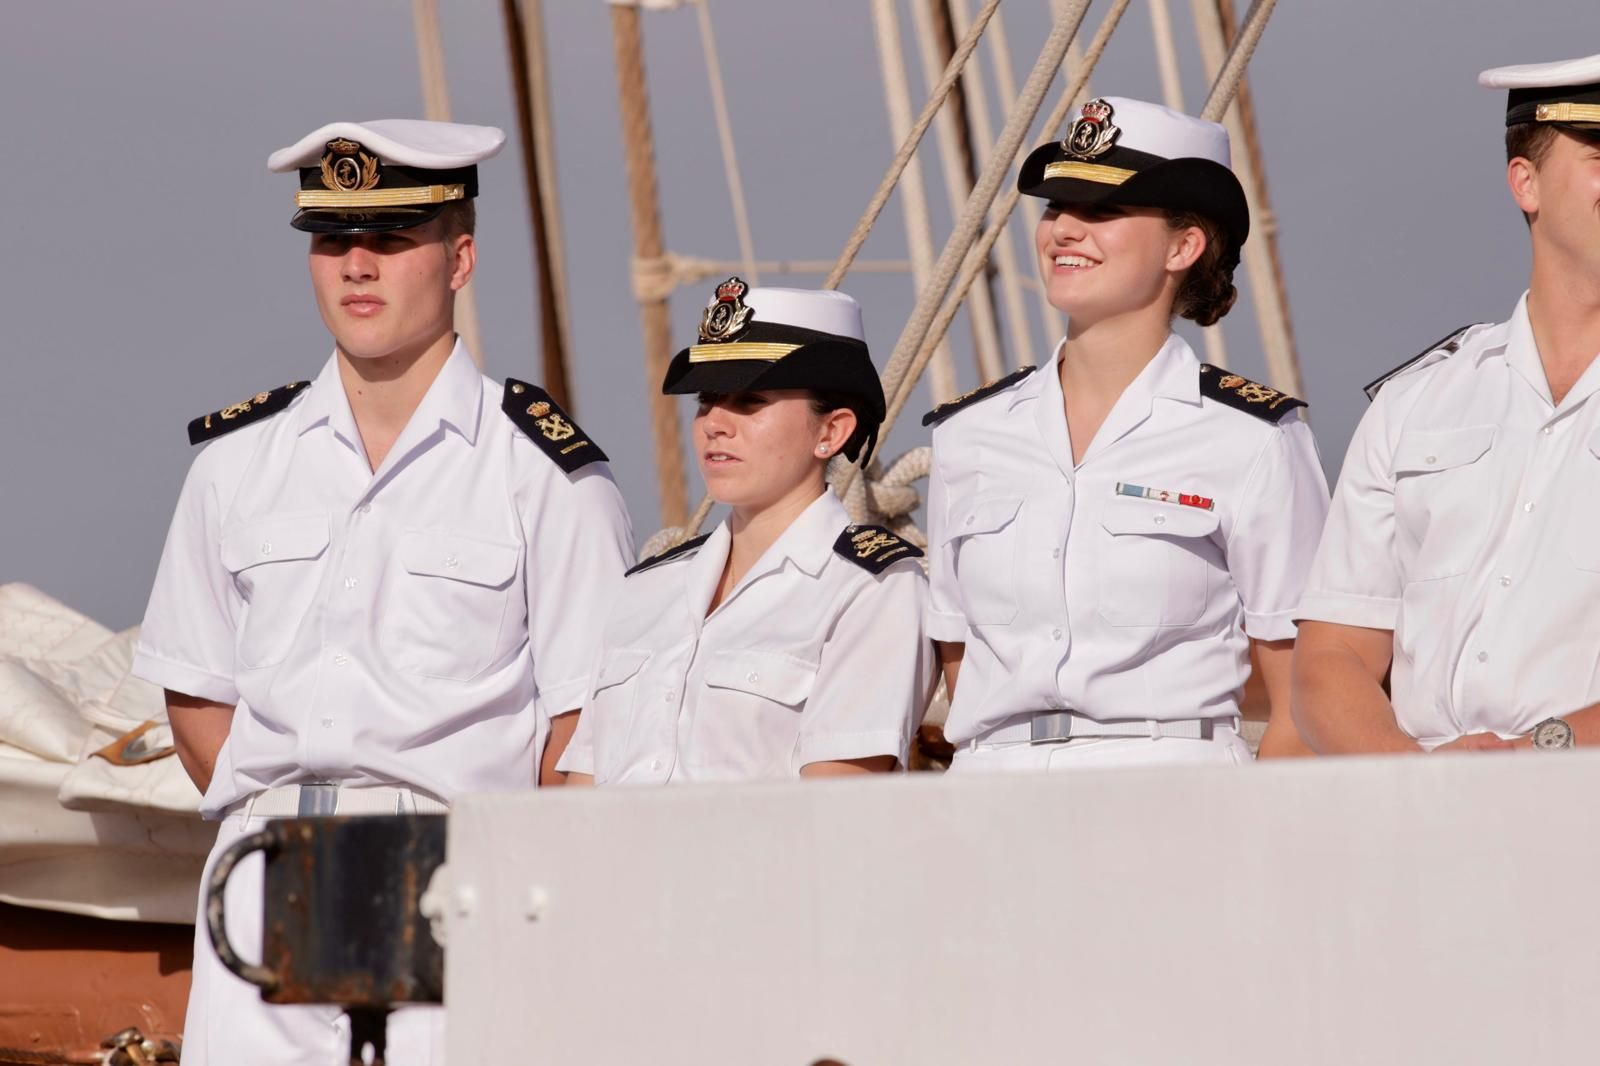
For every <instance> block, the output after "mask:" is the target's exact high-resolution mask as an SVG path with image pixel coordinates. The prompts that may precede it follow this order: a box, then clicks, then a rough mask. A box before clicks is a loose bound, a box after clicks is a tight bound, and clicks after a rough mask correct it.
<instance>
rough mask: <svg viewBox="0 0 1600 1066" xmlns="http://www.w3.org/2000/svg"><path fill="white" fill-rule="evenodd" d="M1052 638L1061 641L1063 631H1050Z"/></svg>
mask: <svg viewBox="0 0 1600 1066" xmlns="http://www.w3.org/2000/svg"><path fill="white" fill-rule="evenodd" d="M1050 637H1051V639H1052V640H1060V639H1061V630H1059V629H1052V630H1051V631H1050Z"/></svg>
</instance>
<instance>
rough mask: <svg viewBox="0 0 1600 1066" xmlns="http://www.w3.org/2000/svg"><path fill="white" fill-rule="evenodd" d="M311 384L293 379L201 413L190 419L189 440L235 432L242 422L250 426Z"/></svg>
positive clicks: (273, 412)
mask: <svg viewBox="0 0 1600 1066" xmlns="http://www.w3.org/2000/svg"><path fill="white" fill-rule="evenodd" d="M310 387H311V382H309V381H291V382H290V383H289V384H287V385H284V386H283V387H282V388H277V389H273V390H272V391H271V392H258V393H256V394H255V395H254V396H252V397H250V398H249V399H248V400H246V401H244V402H243V403H236V404H231V405H230V406H228V407H224V408H223V409H222V410H220V411H212V412H211V413H210V414H208V415H202V416H200V417H199V418H197V419H195V420H194V421H193V422H190V423H189V443H190V444H203V443H204V442H206V441H208V440H215V439H216V438H218V437H220V436H222V435H223V434H225V433H232V432H233V431H234V430H236V429H238V428H239V427H240V426H248V425H249V424H250V423H252V422H259V421H261V420H262V419H263V418H266V417H267V416H268V415H275V414H277V413H278V412H279V411H281V410H283V409H284V408H285V407H288V406H289V401H290V400H292V399H294V398H295V397H296V396H298V395H300V393H301V392H303V391H304V390H305V389H308V388H310Z"/></svg>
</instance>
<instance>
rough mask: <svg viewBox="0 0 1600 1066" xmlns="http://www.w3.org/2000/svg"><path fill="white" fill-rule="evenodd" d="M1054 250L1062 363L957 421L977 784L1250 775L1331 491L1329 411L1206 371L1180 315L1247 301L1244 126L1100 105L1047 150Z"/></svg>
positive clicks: (960, 731) (942, 559) (939, 420)
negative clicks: (1245, 765)
mask: <svg viewBox="0 0 1600 1066" xmlns="http://www.w3.org/2000/svg"><path fill="white" fill-rule="evenodd" d="M1019 185H1020V188H1021V190H1022V192H1024V193H1026V194H1028V195H1030V196H1037V197H1039V198H1040V199H1043V200H1046V201H1048V205H1047V206H1046V208H1045V210H1044V214H1043V216H1042V217H1041V218H1040V220H1039V225H1038V230H1037V233H1036V238H1035V246H1036V248H1037V251H1038V257H1039V258H1038V262H1039V270H1040V274H1041V276H1042V279H1043V283H1044V287H1045V291H1046V293H1047V295H1048V298H1049V300H1050V303H1051V304H1052V306H1054V307H1056V308H1058V309H1059V310H1061V311H1063V312H1065V313H1066V315H1067V316H1068V321H1069V325H1068V329H1067V335H1066V336H1065V337H1064V338H1063V339H1062V340H1061V341H1060V342H1059V344H1057V346H1056V348H1055V351H1054V352H1053V353H1052V354H1051V357H1050V358H1049V359H1048V361H1046V363H1045V365H1044V366H1043V367H1041V368H1039V369H1038V370H1037V371H1034V370H1033V369H1032V368H1029V369H1027V370H1024V371H1021V372H1019V373H1017V374H1013V375H1012V376H1011V377H1009V378H1006V379H1003V380H1001V381H998V382H994V383H992V384H990V385H988V386H985V387H984V388H981V389H979V390H977V391H976V392H974V393H972V394H970V395H968V396H966V397H963V398H961V399H960V400H957V401H954V402H952V403H950V404H946V405H944V406H943V407H940V408H938V409H936V410H935V411H933V412H931V413H930V414H929V415H928V417H927V418H926V419H924V422H925V423H928V424H933V425H935V426H936V428H935V429H934V431H933V470H932V474H931V484H930V488H929V504H928V512H929V513H928V532H929V554H930V570H929V576H930V580H931V594H930V606H929V611H928V615H927V626H928V631H929V634H930V635H931V636H933V637H934V638H935V640H937V641H938V642H939V653H940V660H941V663H942V664H943V666H944V670H945V679H946V682H947V683H948V685H949V687H950V690H951V693H952V701H951V709H950V716H949V720H948V723H947V724H946V735H947V736H948V737H949V739H950V740H951V741H952V742H953V743H955V745H956V756H955V761H954V763H953V765H952V770H953V771H957V772H960V771H967V770H984V769H995V770H1027V769H1050V770H1055V769H1066V768H1073V767H1095V766H1121V765H1137V764H1170V763H1220V764H1233V763H1240V762H1244V761H1247V760H1248V759H1249V757H1250V756H1249V749H1248V747H1247V746H1246V744H1245V742H1244V741H1243V739H1242V738H1241V737H1240V736H1239V731H1238V721H1239V703H1238V701H1239V696H1240V693H1241V691H1242V690H1243V688H1244V684H1245V681H1246V680H1247V679H1248V677H1249V673H1250V655H1251V651H1252V649H1253V650H1254V651H1255V652H1256V655H1257V658H1258V660H1259V662H1260V664H1261V669H1262V672H1263V675H1264V680H1265V682H1266V689H1267V692H1268V694H1269V696H1270V699H1271V704H1272V721H1271V723H1270V725H1269V727H1268V730H1267V735H1266V737H1265V739H1264V740H1263V743H1262V754H1264V755H1267V754H1290V753H1296V752H1299V751H1303V750H1304V749H1303V747H1302V746H1301V745H1300V743H1299V740H1298V737H1297V736H1296V734H1295V731H1294V726H1293V724H1292V722H1291V721H1290V718H1289V706H1288V680H1289V654H1290V651H1291V650H1292V647H1293V640H1294V635H1295V628H1294V623H1293V621H1292V617H1291V616H1292V613H1293V611H1294V608H1295V607H1296V605H1297V602H1298V600H1299V596H1300V588H1301V584H1302V581H1303V579H1304V575H1305V572H1306V569H1307V566H1308V564H1309V561H1310V559H1311V555H1312V553H1313V552H1314V551H1315V550H1316V547H1317V538H1318V534H1319V532H1320V530H1321V526H1322V520H1323V516H1324V514H1325V513H1326V510H1327V500H1328V489H1327V484H1326V481H1325V480H1324V478H1323V474H1322V467H1321V464H1320V463H1319V461H1318V459H1317V452H1316V446H1315V444H1314V442H1313V440H1312V437H1311V433H1310V428H1309V426H1308V425H1307V424H1306V423H1305V422H1304V421H1303V419H1302V416H1301V414H1300V412H1299V409H1300V408H1303V407H1304V406H1305V405H1304V404H1303V403H1302V402H1301V401H1300V400H1297V399H1295V398H1293V397H1291V396H1287V395H1284V394H1283V393H1280V392H1278V391H1276V390H1274V389H1270V388H1268V387H1266V386H1264V385H1259V384H1257V383H1255V382H1253V381H1249V380H1247V379H1246V378H1244V377H1242V376H1240V375H1238V374H1233V373H1230V372H1229V371H1227V370H1225V369H1221V368H1218V367H1213V366H1208V365H1205V364H1202V363H1201V362H1200V360H1199V359H1197V358H1196V357H1195V354H1194V352H1193V351H1192V350H1191V349H1190V347H1189V345H1188V344H1187V343H1185V342H1184V340H1183V338H1181V337H1179V336H1178V335H1177V334H1176V333H1174V332H1173V331H1172V320H1173V318H1174V316H1181V317H1184V318H1188V319H1192V320H1193V321H1195V322H1197V323H1199V324H1200V325H1202V326H1209V325H1211V324H1213V323H1215V322H1216V321H1218V320H1219V319H1221V318H1222V317H1223V316H1224V315H1225V314H1227V313H1228V310H1229V309H1230V308H1231V307H1232V306H1233V301H1234V297H1235V290H1234V287H1233V280H1232V279H1233V270H1234V267H1235V266H1236V265H1237V264H1238V262H1239V249H1240V246H1241V245H1243V243H1244V241H1245V238H1246V236H1247V234H1248V232H1249V226H1250V218H1249V209H1248V208H1247V206H1246V204H1245V197H1244V192H1243V190H1242V189H1241V188H1240V186H1239V182H1238V180H1237V179H1236V178H1235V177H1234V175H1233V172H1232V170H1231V169H1230V163H1229V147H1228V135H1227V132H1226V131H1225V130H1224V129H1223V128H1222V127H1221V126H1219V125H1217V124H1216V123H1213V122H1205V121H1201V120H1199V119H1195V118H1191V117H1189V116H1187V115H1182V114H1179V113H1177V112H1175V111H1171V110H1168V109H1167V108H1164V107H1159V106H1157V105H1155V104H1148V103H1143V102H1141V101H1137V100H1127V99H1121V98H1117V97H1108V98H1106V99H1099V100H1092V101H1090V102H1089V103H1087V104H1085V105H1084V106H1083V109H1082V113H1081V115H1080V117H1079V118H1078V119H1077V120H1076V121H1075V122H1074V123H1073V124H1072V127H1071V128H1070V130H1069V131H1068V133H1067V136H1066V137H1065V138H1063V139H1062V140H1061V141H1060V142H1051V143H1049V144H1046V145H1044V146H1043V147H1041V148H1039V149H1037V150H1036V151H1035V152H1033V154H1032V155H1030V156H1029V157H1028V159H1027V161H1026V163H1025V164H1024V165H1023V167H1022V172H1021V175H1020V177H1019Z"/></svg>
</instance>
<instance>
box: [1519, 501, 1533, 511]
mask: <svg viewBox="0 0 1600 1066" xmlns="http://www.w3.org/2000/svg"><path fill="white" fill-rule="evenodd" d="M1522 511H1523V513H1524V514H1532V513H1533V501H1532V500H1529V501H1528V502H1527V503H1525V504H1523V505H1522Z"/></svg>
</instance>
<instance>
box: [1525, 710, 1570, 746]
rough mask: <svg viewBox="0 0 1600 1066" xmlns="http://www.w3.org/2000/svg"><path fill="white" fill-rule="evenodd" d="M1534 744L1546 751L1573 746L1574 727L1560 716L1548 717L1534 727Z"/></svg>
mask: <svg viewBox="0 0 1600 1066" xmlns="http://www.w3.org/2000/svg"><path fill="white" fill-rule="evenodd" d="M1533 746H1534V747H1536V748H1540V749H1542V750H1544V751H1559V750H1560V749H1562V748H1570V747H1572V727H1571V726H1570V725H1568V724H1567V723H1565V722H1563V721H1561V720H1560V719H1559V718H1550V719H1546V720H1545V721H1543V722H1540V723H1539V724H1538V725H1536V726H1534V727H1533Z"/></svg>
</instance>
